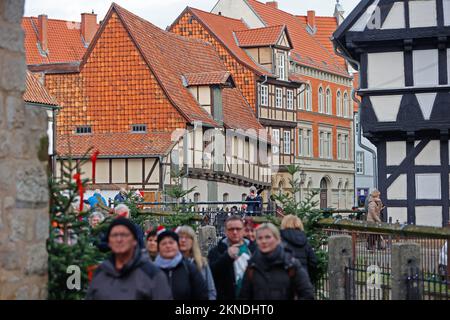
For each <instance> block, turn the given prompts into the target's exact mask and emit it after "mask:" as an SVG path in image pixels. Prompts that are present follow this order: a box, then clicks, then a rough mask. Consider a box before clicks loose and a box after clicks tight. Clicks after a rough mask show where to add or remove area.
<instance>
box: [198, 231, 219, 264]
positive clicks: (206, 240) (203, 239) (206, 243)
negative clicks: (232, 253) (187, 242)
mask: <svg viewBox="0 0 450 320" xmlns="http://www.w3.org/2000/svg"><path fill="white" fill-rule="evenodd" d="M198 242H199V245H200V250H201V251H202V255H203V256H204V257H207V256H208V252H209V250H210V249H211V248H212V247H214V246H215V245H216V244H217V234H216V228H215V227H213V226H204V227H200V228H199V229H198Z"/></svg>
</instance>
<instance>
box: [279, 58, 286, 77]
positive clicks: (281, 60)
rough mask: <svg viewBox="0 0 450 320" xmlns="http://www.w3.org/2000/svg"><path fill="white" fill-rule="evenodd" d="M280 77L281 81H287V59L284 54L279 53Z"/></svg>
mask: <svg viewBox="0 0 450 320" xmlns="http://www.w3.org/2000/svg"><path fill="white" fill-rule="evenodd" d="M278 76H279V78H280V80H286V57H285V55H284V52H283V53H281V52H278Z"/></svg>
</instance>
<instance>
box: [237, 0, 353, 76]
mask: <svg viewBox="0 0 450 320" xmlns="http://www.w3.org/2000/svg"><path fill="white" fill-rule="evenodd" d="M245 1H246V2H247V3H248V5H249V6H250V7H251V8H252V9H253V10H254V11H255V13H256V14H257V15H258V16H259V17H260V18H261V19H262V21H263V22H264V23H265V25H266V26H276V25H280V24H285V25H286V26H287V28H288V30H289V34H290V36H291V40H292V43H293V47H294V48H293V49H292V51H291V58H292V59H293V60H294V61H296V62H298V63H300V64H304V65H307V66H311V67H314V68H317V69H320V70H324V71H327V72H331V73H335V74H339V75H343V76H349V74H348V72H347V69H346V67H345V66H344V65H343V63H342V60H341V59H339V58H338V57H337V56H336V55H335V54H333V53H332V51H331V52H330V51H329V50H328V49H327V48H326V47H325V46H324V45H322V43H321V42H320V41H319V40H318V39H315V38H314V37H313V36H312V35H311V34H309V33H308V31H307V30H306V25H305V24H304V23H303V22H302V21H301V19H299V18H298V17H297V16H295V15H293V14H291V13H288V12H285V11H282V10H280V9H277V8H275V7H273V6H270V5H266V4H265V3H261V2H259V1H256V0H245Z"/></svg>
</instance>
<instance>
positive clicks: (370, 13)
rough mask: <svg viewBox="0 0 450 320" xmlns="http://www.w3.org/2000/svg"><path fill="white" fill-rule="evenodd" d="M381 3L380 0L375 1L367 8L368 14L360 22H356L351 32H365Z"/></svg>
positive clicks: (362, 16)
mask: <svg viewBox="0 0 450 320" xmlns="http://www.w3.org/2000/svg"><path fill="white" fill-rule="evenodd" d="M379 2H380V0H375V1H374V2H373V4H372V5H370V6H369V7H368V8H367V10H366V12H365V13H364V14H363V15H361V17H360V18H359V19H358V21H356V23H355V24H354V25H353V26H352V27H351V28H350V31H364V30H365V28H366V26H367V25H368V23H369V21H370V20H372V16H373V13H374V11H375V10H376V9H377V6H378V3H379ZM374 27H375V26H374Z"/></svg>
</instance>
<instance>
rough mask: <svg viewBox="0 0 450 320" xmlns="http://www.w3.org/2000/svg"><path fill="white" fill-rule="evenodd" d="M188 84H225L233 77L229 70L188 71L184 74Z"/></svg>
mask: <svg viewBox="0 0 450 320" xmlns="http://www.w3.org/2000/svg"><path fill="white" fill-rule="evenodd" d="M183 76H184V78H185V79H186V82H187V85H188V86H200V85H211V84H225V83H226V82H227V80H228V79H229V78H230V77H231V73H230V72H228V71H213V72H201V73H188V74H184V75H183Z"/></svg>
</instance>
